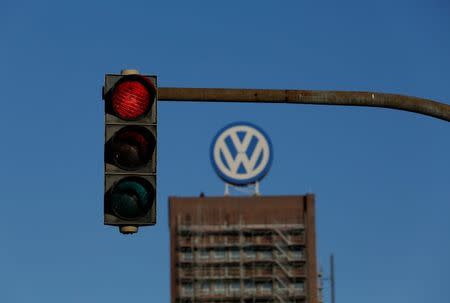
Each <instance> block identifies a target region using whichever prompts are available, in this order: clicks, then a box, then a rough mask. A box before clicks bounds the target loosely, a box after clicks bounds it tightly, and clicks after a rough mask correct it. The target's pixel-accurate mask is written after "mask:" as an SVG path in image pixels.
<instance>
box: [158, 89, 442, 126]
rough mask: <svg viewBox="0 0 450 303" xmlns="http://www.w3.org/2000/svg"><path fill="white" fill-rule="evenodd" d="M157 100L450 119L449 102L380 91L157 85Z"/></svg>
mask: <svg viewBox="0 0 450 303" xmlns="http://www.w3.org/2000/svg"><path fill="white" fill-rule="evenodd" d="M158 99H159V100H165V101H189V102H255V103H288V104H289V103H295V104H322V105H347V106H370V107H384V108H392V109H398V110H404V111H409V112H414V113H418V114H422V115H426V116H431V117H434V118H438V119H441V120H444V121H447V122H450V105H448V104H445V103H439V102H436V101H433V100H428V99H422V98H416V97H409V96H403V95H396V94H384V93H371V92H348V91H314V90H275V89H227V88H178V87H160V88H159V90H158Z"/></svg>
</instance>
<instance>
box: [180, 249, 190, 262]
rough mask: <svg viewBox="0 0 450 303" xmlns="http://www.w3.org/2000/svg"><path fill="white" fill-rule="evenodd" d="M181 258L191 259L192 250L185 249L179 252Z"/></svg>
mask: <svg viewBox="0 0 450 303" xmlns="http://www.w3.org/2000/svg"><path fill="white" fill-rule="evenodd" d="M181 258H182V259H183V260H186V261H190V260H192V251H190V250H187V251H183V252H182V253H181Z"/></svg>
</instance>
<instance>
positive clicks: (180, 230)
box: [175, 216, 307, 303]
mask: <svg viewBox="0 0 450 303" xmlns="http://www.w3.org/2000/svg"><path fill="white" fill-rule="evenodd" d="M305 243H306V241H305V226H304V225H303V224H277V223H274V224H245V222H243V221H242V220H241V221H240V222H239V224H235V225H231V224H227V223H226V222H225V223H224V224H218V225H202V224H200V225H196V224H191V223H190V220H189V219H186V218H185V217H184V218H182V217H181V216H178V217H177V229H176V237H175V246H176V257H175V258H176V267H177V271H176V272H177V275H178V277H177V289H178V294H177V299H176V302H179V303H194V302H195V303H196V302H220V303H228V302H230V303H231V302H234V303H236V302H241V303H250V302H252V303H256V302H281V303H304V302H307V293H306V289H307V288H306V285H305V284H306V283H307V281H306V261H307V255H306V249H305Z"/></svg>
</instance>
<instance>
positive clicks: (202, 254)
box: [198, 250, 209, 260]
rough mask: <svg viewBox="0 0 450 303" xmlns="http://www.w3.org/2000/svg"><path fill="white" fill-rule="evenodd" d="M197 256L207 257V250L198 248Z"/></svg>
mask: <svg viewBox="0 0 450 303" xmlns="http://www.w3.org/2000/svg"><path fill="white" fill-rule="evenodd" d="M198 257H199V258H200V259H203V260H206V259H209V251H207V250H200V251H199V252H198Z"/></svg>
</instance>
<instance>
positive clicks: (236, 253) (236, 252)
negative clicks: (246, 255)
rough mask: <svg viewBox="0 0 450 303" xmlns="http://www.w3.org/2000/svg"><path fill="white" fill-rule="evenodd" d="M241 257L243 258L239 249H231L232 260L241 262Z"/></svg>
mask: <svg viewBox="0 0 450 303" xmlns="http://www.w3.org/2000/svg"><path fill="white" fill-rule="evenodd" d="M240 257H241V253H240V251H239V249H231V250H230V259H231V260H239V258H240Z"/></svg>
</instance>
